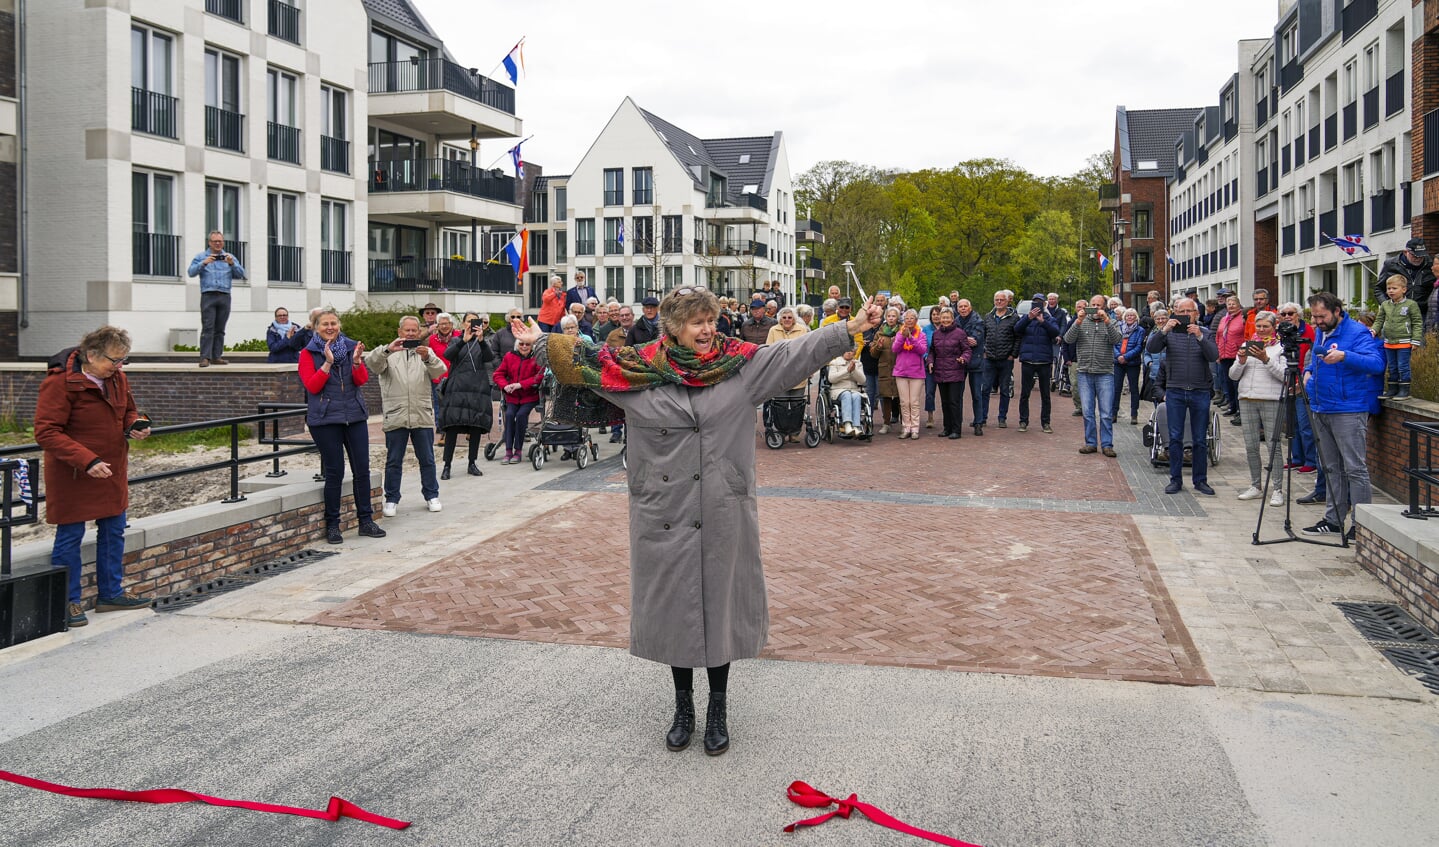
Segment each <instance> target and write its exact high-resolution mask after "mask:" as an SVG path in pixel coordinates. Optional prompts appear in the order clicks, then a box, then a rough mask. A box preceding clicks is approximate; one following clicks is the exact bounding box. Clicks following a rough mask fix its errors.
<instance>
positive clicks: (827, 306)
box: [820, 297, 839, 312]
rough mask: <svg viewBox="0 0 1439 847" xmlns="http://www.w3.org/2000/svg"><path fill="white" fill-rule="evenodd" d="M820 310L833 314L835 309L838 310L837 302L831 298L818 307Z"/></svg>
mask: <svg viewBox="0 0 1439 847" xmlns="http://www.w3.org/2000/svg"><path fill="white" fill-rule="evenodd" d="M820 308H821V309H824V310H825V311H826V312H833V311H834V310H835V309H838V308H839V301H838V300H836V299H834V298H833V297H831V298H829V299H828V300H825V301H824V305H822V306H820Z"/></svg>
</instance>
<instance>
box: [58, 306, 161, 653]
mask: <svg viewBox="0 0 1439 847" xmlns="http://www.w3.org/2000/svg"><path fill="white" fill-rule="evenodd" d="M129 353H130V334H129V333H127V332H125V330H123V329H119V328H118V327H113V326H102V327H100V328H99V329H97V330H95V331H94V332H92V333H90V334H89V335H86V336H85V337H84V338H83V339H81V340H80V346H79V347H71V348H69V349H67V350H62V351H60V352H59V353H57V354H56V355H55V356H54V357H53V358H51V359H50V361H49V363H48V364H49V373H48V374H47V375H46V377H45V381H44V382H42V383H40V397H39V400H38V401H37V402H36V405H35V441H36V443H37V444H39V445H40V447H41V448H42V449H43V450H44V451H45V454H44V461H45V521H46V522H47V523H52V524H55V545H54V547H53V548H52V550H51V553H50V562H51V564H53V565H55V566H56V567H62V568H68V569H69V571H70V607H69V617H70V626H84V625H85V624H87V623H89V620H87V619H86V617H85V611H84V609H83V608H82V607H81V605H80V569H81V565H80V540H81V538H83V537H84V535H85V523H86V522H87V521H94V522H95V528H96V535H95V581H96V584H97V587H98V588H99V601H98V603H97V604H96V606H95V611H97V612H118V611H124V610H127V609H138V608H142V607H144V606H148V605H149V604H150V601H149V600H147V599H145V598H142V597H136V596H134V595H132V594H127V593H125V591H124V590H123V589H122V588H121V587H120V582H121V579H122V578H123V577H124V573H125V571H124V564H123V559H124V557H125V509H126V508H127V507H128V506H129V503H130V488H129V484H128V480H129V462H128V459H129V453H130V445H129V444H128V443H127V441H126V440H127V439H130V438H145V437H146V436H148V435H149V434H150V429H149V427H150V422H149V421H148V420H145V419H144V418H142V417H141V416H140V414H139V413H138V412H136V411H135V398H134V397H133V396H131V394H130V383H129V382H128V381H127V380H126V379H125V373H124V370H123V369H122V366H123V365H124V364H125V357H126V356H127V355H129Z"/></svg>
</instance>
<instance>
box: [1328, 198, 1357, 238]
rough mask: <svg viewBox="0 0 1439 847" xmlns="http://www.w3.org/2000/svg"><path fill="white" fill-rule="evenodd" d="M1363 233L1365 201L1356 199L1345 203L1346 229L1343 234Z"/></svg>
mask: <svg viewBox="0 0 1439 847" xmlns="http://www.w3.org/2000/svg"><path fill="white" fill-rule="evenodd" d="M1350 233H1352V234H1355V235H1362V234H1363V233H1364V201H1363V200H1355V201H1354V202H1353V203H1345V204H1344V231H1343V233H1338V232H1336V233H1334V234H1335V235H1341V234H1350Z"/></svg>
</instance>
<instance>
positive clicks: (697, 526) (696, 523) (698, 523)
mask: <svg viewBox="0 0 1439 847" xmlns="http://www.w3.org/2000/svg"><path fill="white" fill-rule="evenodd" d="M699 528H700V522H699V521H695V529H699Z"/></svg>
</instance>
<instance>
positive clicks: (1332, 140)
mask: <svg viewBox="0 0 1439 847" xmlns="http://www.w3.org/2000/svg"><path fill="white" fill-rule="evenodd" d="M1338 146H1339V113H1338V112H1335V113H1334V114H1332V115H1329V116H1328V117H1326V118H1325V119H1324V149H1325V150H1333V149H1334V148H1335V147H1338Z"/></svg>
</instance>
